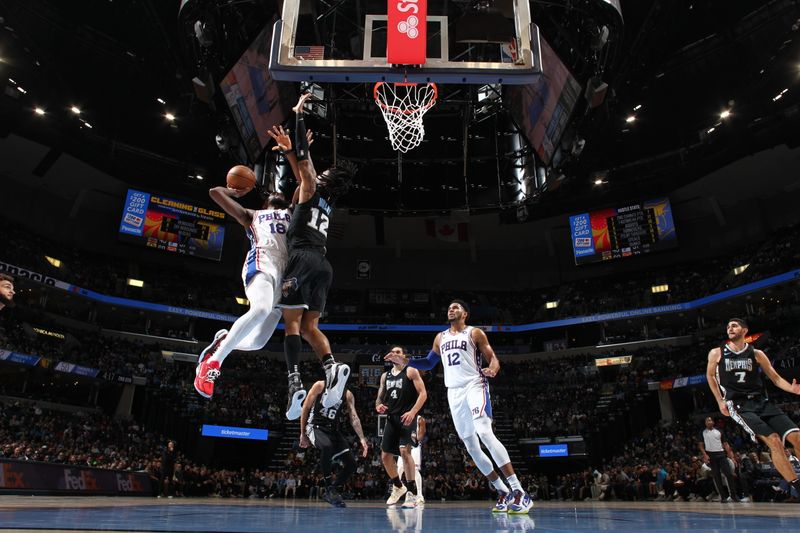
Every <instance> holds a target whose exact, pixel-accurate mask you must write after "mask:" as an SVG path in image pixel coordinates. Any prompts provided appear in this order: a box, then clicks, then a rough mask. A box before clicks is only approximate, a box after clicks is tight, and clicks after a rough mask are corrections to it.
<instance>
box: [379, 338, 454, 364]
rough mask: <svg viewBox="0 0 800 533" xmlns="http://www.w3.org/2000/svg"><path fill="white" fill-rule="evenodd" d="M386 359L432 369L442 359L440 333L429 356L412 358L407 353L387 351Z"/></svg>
mask: <svg viewBox="0 0 800 533" xmlns="http://www.w3.org/2000/svg"><path fill="white" fill-rule="evenodd" d="M383 360H384V361H391V362H392V363H395V364H398V365H408V366H410V367H411V368H416V369H419V370H431V369H432V368H434V367H435V366H436V365H438V364H439V363H440V362H441V360H442V356H441V355H440V350H439V335H436V339H434V341H433V349H431V351H430V352H428V356H427V357H422V358H420V359H410V358H409V357H408V356H405V355H396V354H393V353H392V352H389V353H387V354H386V355H385V356H384V357H383Z"/></svg>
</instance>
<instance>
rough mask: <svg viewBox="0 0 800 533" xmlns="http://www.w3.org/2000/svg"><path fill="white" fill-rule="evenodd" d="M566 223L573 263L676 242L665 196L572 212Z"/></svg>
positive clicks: (652, 249) (631, 253)
mask: <svg viewBox="0 0 800 533" xmlns="http://www.w3.org/2000/svg"><path fill="white" fill-rule="evenodd" d="M569 227H570V232H571V237H572V250H573V253H574V255H575V264H576V265H583V264H586V263H595V262H599V261H607V260H610V259H618V258H621V257H633V256H638V255H643V254H647V253H650V252H655V251H660V250H666V249H670V248H675V247H677V246H678V239H677V236H676V234H675V222H674V221H673V219H672V207H671V205H670V203H669V199H668V198H660V199H657V200H650V201H647V202H641V203H634V204H630V205H626V206H622V207H615V208H609V209H600V210H597V211H592V212H589V213H580V214H578V215H573V216H571V217H569Z"/></svg>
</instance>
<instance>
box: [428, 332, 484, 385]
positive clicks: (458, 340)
mask: <svg viewBox="0 0 800 533" xmlns="http://www.w3.org/2000/svg"><path fill="white" fill-rule="evenodd" d="M439 352H440V354H441V356H442V366H444V385H445V387H448V388H450V387H466V386H467V385H472V384H475V385H478V386H480V385H482V384H483V383H485V382H486V377H485V376H484V375H483V374H482V373H481V353H480V350H478V347H477V346H475V342H474V341H473V340H472V326H467V327H465V328H464V329H463V330H462V331H460V332H458V333H453V332H452V331H450V330H449V329H447V330H445V331H443V332H442V334H441V337H439Z"/></svg>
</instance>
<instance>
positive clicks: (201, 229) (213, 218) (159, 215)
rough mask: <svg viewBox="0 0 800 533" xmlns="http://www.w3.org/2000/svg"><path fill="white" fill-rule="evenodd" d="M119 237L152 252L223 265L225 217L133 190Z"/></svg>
mask: <svg viewBox="0 0 800 533" xmlns="http://www.w3.org/2000/svg"><path fill="white" fill-rule="evenodd" d="M119 235H120V239H121V240H123V241H126V242H133V243H136V244H143V245H144V246H147V247H148V248H153V249H156V250H162V251H165V252H171V253H176V254H182V255H191V256H194V257H202V258H204V259H213V260H215V261H219V260H220V258H221V257H222V244H223V243H224V242H225V213H224V212H222V211H216V210H213V209H208V208H205V207H200V206H196V205H194V204H190V203H187V202H183V201H180V200H173V199H171V198H165V197H163V196H160V195H155V194H150V193H146V192H142V191H136V190H133V189H129V190H128V194H127V196H126V197H125V206H124V208H123V212H122V221H121V222H120V226H119Z"/></svg>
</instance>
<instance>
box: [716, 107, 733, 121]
mask: <svg viewBox="0 0 800 533" xmlns="http://www.w3.org/2000/svg"><path fill="white" fill-rule="evenodd" d="M731 114H732V113H731V110H730V109H726V110H724V111H723V112H721V113H720V114H719V118H721V119H723V120H724V119H726V118H728V117H729V116H731Z"/></svg>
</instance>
